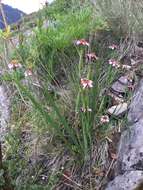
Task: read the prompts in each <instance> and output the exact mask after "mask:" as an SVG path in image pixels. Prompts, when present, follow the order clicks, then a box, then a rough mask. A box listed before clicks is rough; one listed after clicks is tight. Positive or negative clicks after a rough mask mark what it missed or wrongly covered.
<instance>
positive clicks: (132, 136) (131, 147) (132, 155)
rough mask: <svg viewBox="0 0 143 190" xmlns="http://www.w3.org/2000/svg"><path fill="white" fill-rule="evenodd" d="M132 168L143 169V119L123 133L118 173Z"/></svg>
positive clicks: (119, 150)
mask: <svg viewBox="0 0 143 190" xmlns="http://www.w3.org/2000/svg"><path fill="white" fill-rule="evenodd" d="M130 170H143V119H142V120H140V121H139V122H137V123H135V124H134V125H133V126H131V127H129V129H128V130H126V131H125V132H123V134H122V135H121V139H120V145H119V149H118V161H117V173H122V172H125V171H130Z"/></svg>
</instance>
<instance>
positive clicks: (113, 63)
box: [108, 59, 120, 69]
mask: <svg viewBox="0 0 143 190" xmlns="http://www.w3.org/2000/svg"><path fill="white" fill-rule="evenodd" d="M108 63H109V65H112V66H113V67H115V68H116V69H117V68H119V67H120V64H119V62H118V61H116V60H115V59H109V61H108Z"/></svg>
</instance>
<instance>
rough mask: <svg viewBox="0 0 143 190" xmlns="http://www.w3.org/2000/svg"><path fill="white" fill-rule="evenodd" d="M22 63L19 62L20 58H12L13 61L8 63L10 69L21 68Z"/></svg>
mask: <svg viewBox="0 0 143 190" xmlns="http://www.w3.org/2000/svg"><path fill="white" fill-rule="evenodd" d="M21 67H22V65H21V64H20V63H18V60H12V61H11V63H9V64H8V68H9V69H14V70H15V69H18V68H21Z"/></svg>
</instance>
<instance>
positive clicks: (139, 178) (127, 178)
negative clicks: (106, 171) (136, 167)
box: [106, 171, 143, 190]
mask: <svg viewBox="0 0 143 190" xmlns="http://www.w3.org/2000/svg"><path fill="white" fill-rule="evenodd" d="M142 182H143V171H129V172H126V173H124V174H123V175H119V176H117V177H116V178H115V179H114V180H113V181H111V182H110V183H109V184H108V186H107V188H106V190H135V188H137V187H138V186H139V184H141V183H142Z"/></svg>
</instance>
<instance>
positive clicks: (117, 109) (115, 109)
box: [107, 103, 128, 116]
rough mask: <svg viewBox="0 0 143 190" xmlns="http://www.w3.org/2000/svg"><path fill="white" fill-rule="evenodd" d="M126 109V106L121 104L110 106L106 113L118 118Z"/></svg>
mask: <svg viewBox="0 0 143 190" xmlns="http://www.w3.org/2000/svg"><path fill="white" fill-rule="evenodd" d="M127 109H128V104H127V103H121V104H118V105H115V106H112V107H111V108H109V109H108V110H107V112H108V113H109V114H110V115H113V116H120V115H123V114H124V113H125V112H126V111H127Z"/></svg>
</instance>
